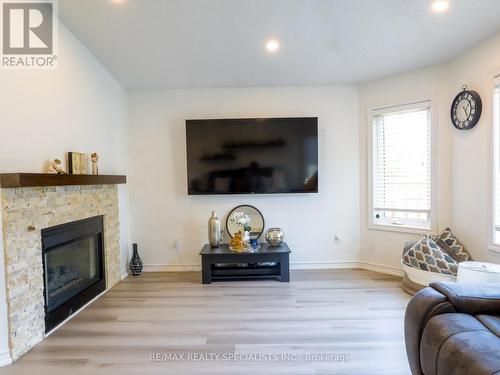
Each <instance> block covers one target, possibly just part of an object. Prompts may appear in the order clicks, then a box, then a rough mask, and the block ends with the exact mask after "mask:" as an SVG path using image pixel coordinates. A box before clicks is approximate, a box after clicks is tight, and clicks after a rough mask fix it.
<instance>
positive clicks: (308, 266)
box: [142, 261, 403, 276]
mask: <svg viewBox="0 0 500 375" xmlns="http://www.w3.org/2000/svg"><path fill="white" fill-rule="evenodd" d="M290 269H291V270H335V269H344V270H345V269H364V270H368V271H374V272H379V273H384V274H387V275H393V276H403V271H402V270H401V269H400V268H396V267H390V266H384V265H382V264H376V263H370V262H357V261H331V262H295V263H291V264H290ZM199 271H201V266H200V265H199V264H184V265H179V264H145V265H144V266H143V268H142V272H199Z"/></svg>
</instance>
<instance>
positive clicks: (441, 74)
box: [359, 33, 500, 267]
mask: <svg viewBox="0 0 500 375" xmlns="http://www.w3.org/2000/svg"><path fill="white" fill-rule="evenodd" d="M499 45H500V33H499V34H496V35H494V36H492V37H491V38H489V39H488V40H486V41H484V42H482V43H481V44H479V45H478V46H477V47H476V48H474V49H472V50H469V51H467V52H466V53H464V54H463V55H461V56H458V57H457V58H455V59H453V60H452V61H450V62H449V63H446V64H442V65H439V66H434V67H430V68H427V69H421V70H418V71H414V72H410V73H405V74H400V75H396V76H393V77H388V78H385V79H381V80H377V81H373V82H368V83H365V84H363V85H361V86H360V94H359V95H360V99H359V100H360V119H361V126H360V162H361V169H360V174H361V177H360V180H361V197H360V200H361V208H362V209H361V239H362V245H361V249H362V252H361V253H362V260H370V259H373V261H374V262H377V263H381V264H384V265H388V266H392V267H398V266H399V261H400V255H401V251H402V248H403V245H404V242H405V241H407V240H412V239H417V238H419V236H418V235H412V234H407V233H394V232H387V231H377V230H369V229H368V207H367V197H368V190H367V189H368V181H367V161H368V157H367V153H366V150H367V133H366V130H367V109H368V108H369V107H370V106H375V107H376V106H387V105H394V104H399V103H404V102H408V101H409V102H411V101H412V100H414V99H422V98H431V99H434V104H435V105H437V112H438V121H437V126H438V134H437V143H436V151H437V154H436V158H435V160H436V161H437V174H436V178H435V182H436V183H437V228H438V230H441V229H443V227H445V226H451V228H452V229H453V231H454V232H455V234H456V235H457V237H458V238H459V239H460V241H461V242H463V243H464V245H465V246H466V247H467V248H468V249H469V251H470V252H471V255H472V256H473V258H475V259H477V260H485V261H488V260H489V261H494V262H500V254H498V253H495V252H492V251H489V250H488V246H489V245H490V244H491V238H490V237H491V234H490V231H491V209H492V201H491V187H492V181H491V169H492V167H491V155H492V154H491V146H492V137H493V133H492V129H493V125H492V122H493V116H492V93H493V86H492V85H493V75H494V73H498V72H500V49H499V48H498V46H499ZM463 84H467V85H468V86H469V88H471V89H474V90H476V91H478V92H479V94H480V95H481V97H482V101H483V113H482V116H481V120H480V122H479V123H478V125H476V127H475V128H474V129H472V130H470V131H459V130H456V129H455V128H454V127H453V126H452V124H451V120H450V115H449V112H450V106H451V103H452V101H453V98H454V97H455V95H456V94H458V92H459V91H461V87H462V85H463ZM436 99H437V100H436Z"/></svg>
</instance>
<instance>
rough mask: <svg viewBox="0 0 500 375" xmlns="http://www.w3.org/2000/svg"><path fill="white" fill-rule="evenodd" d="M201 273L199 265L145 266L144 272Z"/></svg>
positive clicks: (143, 267)
mask: <svg viewBox="0 0 500 375" xmlns="http://www.w3.org/2000/svg"><path fill="white" fill-rule="evenodd" d="M195 271H201V265H199V264H184V265H181V264H144V265H143V266H142V272H195Z"/></svg>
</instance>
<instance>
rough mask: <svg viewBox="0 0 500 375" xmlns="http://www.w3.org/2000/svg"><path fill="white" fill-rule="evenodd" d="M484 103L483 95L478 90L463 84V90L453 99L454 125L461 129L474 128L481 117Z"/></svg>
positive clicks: (452, 118)
mask: <svg viewBox="0 0 500 375" xmlns="http://www.w3.org/2000/svg"><path fill="white" fill-rule="evenodd" d="M482 109H483V104H482V102H481V97H480V96H479V94H478V93H477V92H476V91H473V90H467V86H465V85H464V86H462V92H461V93H459V94H458V95H457V96H456V97H455V99H454V100H453V104H452V105H451V121H452V122H453V126H454V127H455V128H457V129H459V130H468V129H472V128H473V127H474V126H476V124H477V123H478V121H479V118H480V117H481V110H482Z"/></svg>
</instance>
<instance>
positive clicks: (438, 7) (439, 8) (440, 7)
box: [432, 0, 450, 13]
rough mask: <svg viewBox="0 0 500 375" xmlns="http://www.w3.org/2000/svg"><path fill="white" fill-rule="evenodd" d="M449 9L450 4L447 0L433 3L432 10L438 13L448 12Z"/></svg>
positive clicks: (438, 0)
mask: <svg viewBox="0 0 500 375" xmlns="http://www.w3.org/2000/svg"><path fill="white" fill-rule="evenodd" d="M449 7H450V3H449V2H448V1H447V0H437V1H434V2H433V3H432V10H433V11H434V12H438V13H441V12H444V11H446V10H448V8H449Z"/></svg>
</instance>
